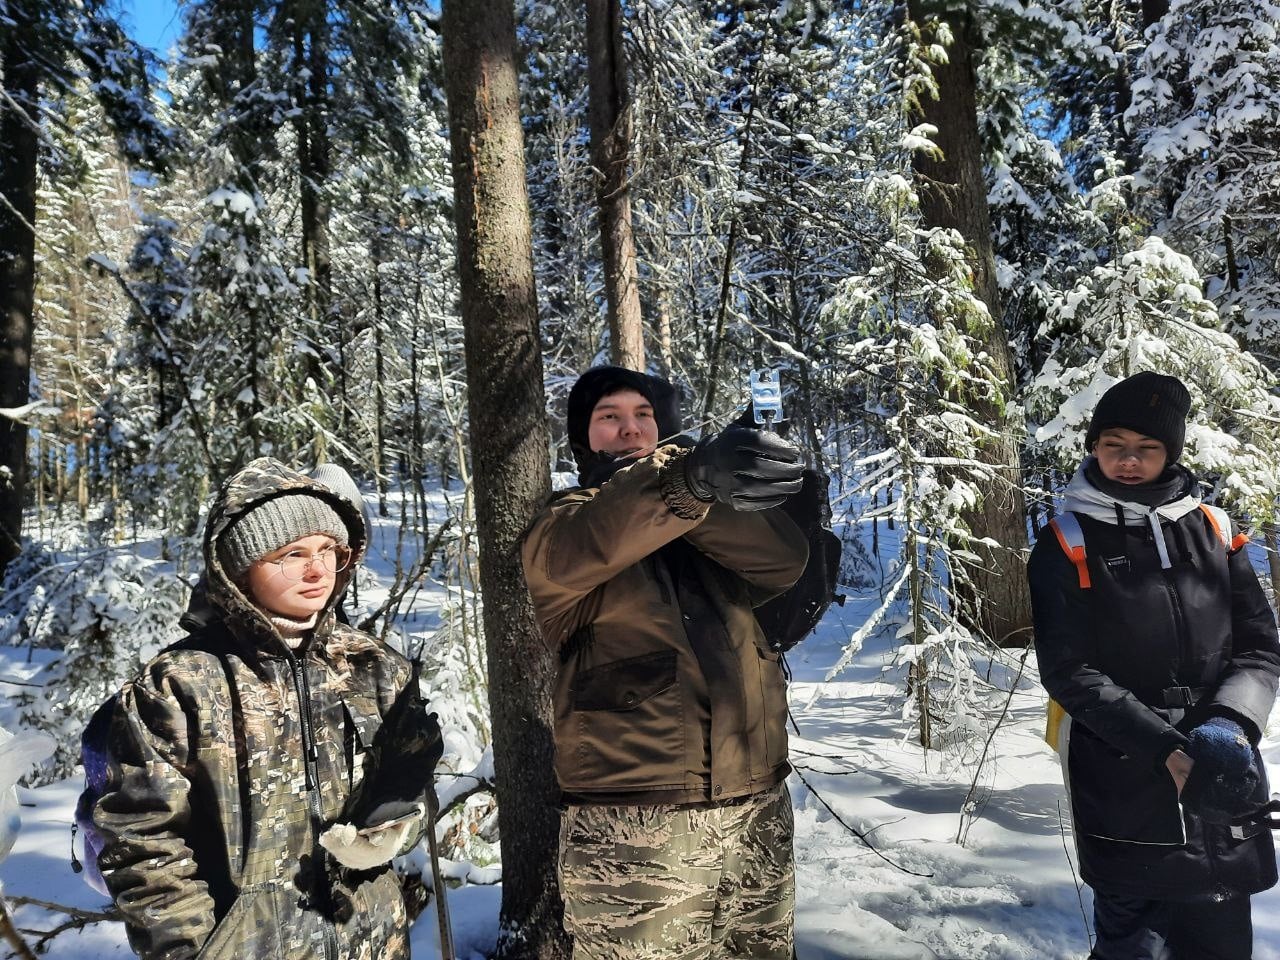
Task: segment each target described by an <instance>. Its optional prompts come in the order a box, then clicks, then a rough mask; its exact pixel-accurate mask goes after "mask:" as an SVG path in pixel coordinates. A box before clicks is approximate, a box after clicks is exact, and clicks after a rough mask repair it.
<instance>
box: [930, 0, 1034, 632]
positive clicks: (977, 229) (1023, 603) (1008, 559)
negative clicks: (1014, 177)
mask: <svg viewBox="0 0 1280 960" xmlns="http://www.w3.org/2000/svg"><path fill="white" fill-rule="evenodd" d="M936 8H937V7H936V6H935V5H933V4H930V3H927V2H926V0H909V2H908V11H909V14H910V16H911V18H912V20H914V21H915V22H916V23H919V24H921V25H922V26H924V25H925V18H926V16H927V15H928V14H929V13H930V12H932V11H933V10H934V9H936ZM942 18H943V19H944V20H945V22H946V23H947V24H948V25H949V26H950V28H951V33H952V37H953V41H952V43H951V44H950V45H949V46H948V47H947V55H948V57H949V62H947V63H945V64H935V65H934V66H933V75H934V79H935V80H936V81H937V84H938V92H939V98H938V99H937V100H932V99H930V98H929V97H927V96H926V97H924V98H922V102H921V110H920V116H918V117H917V118H916V119H917V121H923V122H925V123H931V124H933V125H934V126H935V127H937V129H938V132H937V134H936V135H935V137H934V141H935V143H937V145H938V147H939V148H940V149H941V150H942V158H941V159H934V158H932V157H929V156H926V155H924V154H923V153H917V154H916V160H915V171H916V178H917V181H918V182H919V187H920V207H921V213H922V215H923V218H924V223H925V225H926V226H928V227H947V228H952V229H955V230H957V231H959V233H960V235H961V236H962V237H964V239H965V243H966V245H967V247H968V260H969V266H970V269H971V271H972V276H973V285H974V292H975V293H976V294H977V296H978V297H979V298H981V300H982V302H983V303H985V304H986V305H987V309H988V310H989V311H990V313H991V318H992V322H991V323H990V324H988V325H987V326H986V329H985V331H982V332H978V337H979V340H980V342H981V346H982V348H983V349H985V351H986V353H987V354H988V357H989V361H988V362H989V363H990V365H991V367H992V371H993V373H994V375H995V376H996V377H997V378H998V379H999V380H1000V381H1001V382H1002V385H1003V388H1004V392H1005V394H1006V395H1010V394H1012V392H1013V387H1014V383H1013V379H1014V376H1013V358H1012V356H1011V355H1010V351H1009V343H1008V338H1007V335H1006V332H1005V327H1004V322H1003V316H1002V311H1001V305H1000V292H999V289H998V287H997V285H996V272H995V256H994V253H993V251H992V244H991V217H990V213H989V212H988V209H987V186H986V180H985V178H984V176H983V154H982V144H981V142H980V141H979V138H978V108H977V90H976V87H977V78H976V75H975V72H974V63H973V51H972V50H971V49H970V47H969V43H968V40H967V37H966V31H967V22H966V17H965V16H964V15H963V14H959V13H945V14H943V15H942ZM925 29H927V27H925ZM957 399H959V400H961V401H962V402H963V403H964V404H965V405H966V406H967V407H968V409H969V410H970V411H971V412H972V414H973V416H974V418H975V419H976V420H977V421H978V422H979V423H982V424H985V425H986V426H988V427H991V428H992V429H993V430H995V431H997V437H998V439H996V440H995V441H992V442H988V443H987V444H984V445H983V446H982V447H981V448H979V449H978V450H974V451H956V452H957V453H959V454H961V455H964V454H966V453H971V454H972V455H973V456H975V457H976V458H978V459H980V460H982V461H983V462H984V463H988V464H991V465H992V466H993V467H995V469H996V472H997V476H998V480H997V481H996V482H995V483H993V484H990V485H989V486H988V487H987V489H986V490H984V491H983V493H984V496H983V498H982V500H981V502H980V503H979V504H978V506H977V507H976V508H975V509H973V510H971V511H967V512H966V513H965V514H964V519H965V521H966V523H967V524H968V526H969V529H970V530H971V531H972V533H973V535H974V536H975V537H991V538H993V539H994V540H995V541H996V542H997V543H999V544H1000V547H999V549H988V548H985V547H981V546H976V547H975V552H976V553H977V554H978V555H979V556H980V557H981V561H980V562H979V563H978V564H977V565H976V567H975V569H974V570H973V579H974V594H975V595H974V596H972V597H970V598H969V599H970V603H969V610H968V619H969V620H970V621H971V622H972V623H975V624H976V625H977V626H979V627H980V628H981V629H982V630H983V631H984V632H985V633H986V634H987V635H988V636H989V637H991V638H993V639H994V640H996V641H997V642H998V643H1001V644H1002V645H1004V644H1010V645H1015V644H1024V643H1026V642H1028V641H1029V639H1030V632H1029V629H1030V626H1031V603H1030V597H1029V595H1028V592H1027V578H1026V575H1025V572H1024V570H1023V564H1024V560H1023V551H1024V550H1025V549H1026V546H1027V531H1026V507H1025V503H1024V497H1023V494H1022V471H1021V465H1020V462H1019V451H1018V442H1017V435H1016V433H1015V431H1014V430H1013V429H1012V428H1011V425H1010V424H1009V423H1007V422H1005V420H1004V417H1003V414H1002V413H1001V411H1000V410H999V409H998V408H997V406H996V405H995V404H994V403H992V402H991V400H990V399H989V398H987V397H984V396H981V395H977V394H972V393H970V394H969V395H962V396H960V397H958V398H957Z"/></svg>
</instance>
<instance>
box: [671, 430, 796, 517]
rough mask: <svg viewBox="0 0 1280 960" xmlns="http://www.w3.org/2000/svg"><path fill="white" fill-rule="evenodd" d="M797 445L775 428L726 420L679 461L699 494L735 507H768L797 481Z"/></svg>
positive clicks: (788, 493) (792, 489)
mask: <svg viewBox="0 0 1280 960" xmlns="http://www.w3.org/2000/svg"><path fill="white" fill-rule="evenodd" d="M803 474H804V461H803V459H802V457H801V456H800V449H799V448H798V447H797V446H796V445H795V444H793V443H789V442H788V441H786V440H783V439H782V438H781V437H780V436H778V435H777V434H776V433H769V432H766V431H763V430H754V429H752V428H751V427H742V426H729V427H726V428H725V429H724V430H722V431H720V433H717V434H713V435H712V436H709V437H703V438H702V439H701V440H699V441H698V445H697V446H696V447H694V448H693V449H692V450H690V451H689V455H688V456H687V457H686V458H685V461H684V475H685V480H686V481H687V482H688V484H689V490H690V491H691V492H692V493H693V495H694V496H695V497H697V498H698V499H699V500H706V501H711V500H719V501H720V502H721V503H727V504H728V505H729V506H731V507H733V509H735V510H768V509H769V508H771V507H776V506H778V504H780V503H782V502H783V501H784V500H786V499H787V497H789V496H791V495H792V494H793V493H798V492H799V491H800V487H801V485H802V484H803Z"/></svg>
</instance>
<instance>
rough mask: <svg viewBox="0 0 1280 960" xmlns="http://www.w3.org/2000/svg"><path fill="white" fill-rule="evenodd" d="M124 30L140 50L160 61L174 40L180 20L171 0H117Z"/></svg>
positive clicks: (179, 26) (180, 23)
mask: <svg viewBox="0 0 1280 960" xmlns="http://www.w3.org/2000/svg"><path fill="white" fill-rule="evenodd" d="M120 8H121V10H123V12H124V16H123V18H122V20H123V24H124V28H125V29H126V30H128V31H129V33H130V35H131V36H132V37H133V38H134V39H135V40H137V41H138V42H139V43H141V44H142V45H143V46H146V47H150V48H151V49H152V50H154V51H155V52H156V53H157V54H158V55H159V56H161V57H164V56H165V54H166V52H167V51H168V49H169V48H170V47H171V46H172V45H173V43H174V41H175V40H177V39H178V33H179V31H180V30H181V29H182V16H181V14H180V13H179V12H178V5H177V3H176V2H175V0H121V2H120Z"/></svg>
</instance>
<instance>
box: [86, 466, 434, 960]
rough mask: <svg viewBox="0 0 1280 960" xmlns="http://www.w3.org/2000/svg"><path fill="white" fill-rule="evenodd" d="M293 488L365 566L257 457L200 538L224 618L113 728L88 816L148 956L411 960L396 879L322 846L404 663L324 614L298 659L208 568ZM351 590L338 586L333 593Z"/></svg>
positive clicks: (176, 656)
mask: <svg viewBox="0 0 1280 960" xmlns="http://www.w3.org/2000/svg"><path fill="white" fill-rule="evenodd" d="M299 488H307V489H310V490H314V491H315V492H316V493H317V495H319V496H322V497H324V498H325V499H326V500H328V501H329V502H330V503H331V505H332V506H333V508H334V509H335V510H337V511H338V513H339V515H341V516H342V517H343V518H344V519H345V520H346V521H347V526H348V528H349V529H350V531H351V546H352V548H353V551H354V552H355V557H356V559H358V558H359V555H360V553H361V552H362V550H363V547H364V541H365V535H364V527H363V522H362V520H361V518H360V517H359V516H358V513H357V511H356V510H355V508H354V507H352V506H351V505H349V504H348V503H346V501H344V500H343V499H342V498H341V497H338V496H336V495H332V494H330V493H329V492H328V490H327V489H325V488H322V487H320V486H319V485H317V484H314V483H313V482H312V481H310V480H308V479H306V478H305V477H302V476H301V475H299V474H295V473H293V472H292V471H289V470H287V469H285V468H284V467H283V466H281V465H280V464H278V463H276V462H275V461H269V460H258V461H254V463H252V464H250V465H249V466H248V467H246V468H245V469H244V470H243V471H241V472H240V473H239V474H237V475H236V476H235V477H233V478H232V480H231V481H230V482H229V483H228V485H227V486H226V487H225V488H224V489H223V492H222V494H221V496H220V499H219V501H218V502H217V503H216V504H215V506H214V508H213V511H212V512H211V514H210V517H209V522H208V525H207V529H206V535H205V550H204V554H205V563H206V571H207V574H208V590H209V599H210V601H211V603H212V605H213V608H214V610H215V611H216V612H217V613H218V614H220V615H215V616H213V617H211V618H209V622H208V623H207V625H205V626H203V627H201V628H200V629H198V630H197V631H195V632H193V633H192V634H191V635H189V636H187V637H186V638H185V639H184V640H182V641H180V642H179V643H177V644H175V645H174V646H172V647H170V648H168V649H167V650H166V651H164V652H163V653H161V654H160V655H159V656H158V657H156V659H154V660H153V661H152V662H151V663H150V664H148V665H147V666H146V667H145V668H144V670H143V671H142V673H141V675H140V676H138V677H137V678H136V679H134V680H133V681H131V682H130V683H129V684H127V685H126V686H125V688H124V690H123V691H122V694H121V697H120V703H119V706H118V708H117V710H116V712H115V715H114V717H113V723H112V729H111V734H110V743H109V747H110V753H111V761H112V762H111V766H110V774H109V777H110V780H109V784H108V788H107V791H106V792H105V793H104V795H103V796H102V797H101V799H100V800H99V801H98V803H97V805H96V807H95V809H94V823H95V825H96V826H97V827H98V829H99V830H101V831H102V833H103V834H104V837H105V841H106V842H105V846H104V848H103V851H102V854H101V856H100V859H99V863H100V864H101V866H102V869H103V875H104V878H105V879H106V882H107V884H108V886H109V888H110V890H111V893H112V895H113V897H114V898H115V901H116V904H117V906H118V907H119V909H120V911H121V913H122V914H123V915H124V919H125V923H126V925H127V928H128V934H129V941H130V943H131V945H132V946H133V949H134V950H135V951H136V952H137V953H138V955H139V956H141V957H143V958H146V960H186V958H193V957H199V958H202V960H215V958H217V960H232V958H236V960H246V958H272V960H313V958H322V960H323V958H329V960H339V958H341V960H349V958H351V960H354V958H362V960H394V958H404V960H407V958H408V957H409V943H408V923H407V917H406V910H405V904H404V900H403V897H402V895H401V892H400V886H399V883H398V881H397V879H396V876H395V874H394V872H393V871H392V870H391V868H390V866H389V865H387V866H384V867H380V868H377V869H374V870H370V871H364V872H358V873H357V872H354V871H350V870H347V869H345V868H343V867H341V866H340V865H339V864H338V863H337V862H336V861H334V860H333V859H332V858H330V857H329V856H328V854H326V853H325V851H324V850H323V849H322V848H321V847H319V846H318V844H317V840H316V838H317V836H318V834H319V833H320V832H321V831H322V830H323V829H324V828H325V827H327V826H329V825H330V824H332V823H333V822H334V821H335V820H337V819H338V818H339V815H340V813H341V811H342V807H343V804H344V803H345V802H346V800H347V798H348V796H349V795H350V794H351V793H352V791H353V790H354V789H355V788H356V787H357V786H358V785H359V783H360V782H361V779H362V776H363V763H362V760H363V753H364V751H365V750H366V749H367V748H368V747H369V746H370V744H371V743H372V742H373V736H374V733H375V732H376V731H377V729H378V727H379V726H380V724H381V722H382V717H383V715H384V714H385V713H386V712H387V710H388V709H390V707H391V705H392V703H393V702H394V701H395V699H396V697H397V695H398V694H399V693H400V691H401V689H402V688H403V687H404V685H405V683H406V682H407V681H408V679H409V677H410V668H409V665H408V663H407V662H406V661H405V659H404V658H403V657H401V656H400V655H399V654H397V653H395V652H394V651H392V650H391V649H389V648H388V647H386V646H385V645H384V644H382V643H380V642H379V641H377V640H375V639H373V638H372V637H370V636H368V635H366V634H363V633H360V632H359V631H357V630H355V629H353V628H351V627H346V626H343V625H341V624H337V623H335V620H334V617H333V611H332V603H331V606H330V608H329V609H327V610H326V611H324V612H323V613H322V614H321V615H320V621H319V624H318V626H317V628H316V631H315V634H314V636H313V637H312V639H311V640H310V641H308V642H307V643H306V644H305V645H304V646H303V647H302V648H301V649H299V650H298V651H297V652H296V654H295V653H294V652H292V651H290V650H289V648H288V646H287V645H286V644H285V643H284V641H283V640H282V639H281V637H280V635H279V634H278V633H277V632H276V630H275V629H274V628H273V627H272V626H271V625H270V623H269V622H268V621H267V620H266V619H265V618H264V617H263V615H262V614H261V613H260V612H259V611H258V610H257V609H256V608H255V607H253V606H252V605H251V604H250V602H249V601H248V599H247V598H246V597H245V596H244V594H243V593H241V591H240V590H239V589H238V588H237V587H236V585H235V584H234V583H232V582H231V581H230V580H229V579H228V577H227V575H226V574H225V572H224V571H223V569H222V567H221V565H220V564H219V562H218V555H217V550H216V548H215V545H216V542H217V538H218V537H219V536H220V535H221V534H222V532H223V531H225V530H226V529H227V527H228V525H229V524H230V522H231V520H232V519H233V518H234V517H235V516H237V515H238V514H240V513H242V512H243V511H245V510H247V509H248V508H249V507H251V506H252V505H254V504H256V503H259V502H261V501H262V500H264V499H266V498H269V497H271V496H274V495H276V494H279V493H281V492H284V491H286V490H296V489H299ZM343 586H345V583H344V581H343V578H342V576H341V575H340V578H339V582H338V585H337V587H336V588H335V591H334V594H335V596H336V595H338V594H340V593H341V592H342V588H343ZM415 842H416V838H415Z"/></svg>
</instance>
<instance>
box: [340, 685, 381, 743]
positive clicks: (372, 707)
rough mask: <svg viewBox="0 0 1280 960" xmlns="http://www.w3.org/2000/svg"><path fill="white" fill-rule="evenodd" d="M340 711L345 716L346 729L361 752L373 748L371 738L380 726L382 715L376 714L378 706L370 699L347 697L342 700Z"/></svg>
mask: <svg viewBox="0 0 1280 960" xmlns="http://www.w3.org/2000/svg"><path fill="white" fill-rule="evenodd" d="M342 710H343V713H344V714H346V719H347V729H348V730H350V731H351V732H352V734H353V735H354V739H355V743H356V745H357V746H359V748H360V749H361V750H368V749H369V748H370V747H371V746H373V738H374V737H375V736H376V735H377V733H378V729H379V728H380V727H381V726H382V715H381V714H380V713H378V704H377V702H376V701H374V699H373V698H372V697H353V696H347V697H344V698H343V700H342Z"/></svg>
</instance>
